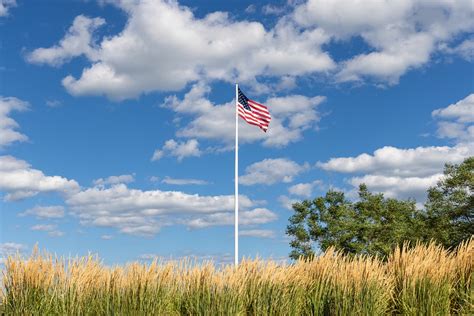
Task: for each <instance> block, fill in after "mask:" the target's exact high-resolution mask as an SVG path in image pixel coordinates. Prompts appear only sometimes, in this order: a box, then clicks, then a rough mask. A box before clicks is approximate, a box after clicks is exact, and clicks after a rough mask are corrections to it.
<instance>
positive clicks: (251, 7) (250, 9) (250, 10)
mask: <svg viewBox="0 0 474 316" xmlns="http://www.w3.org/2000/svg"><path fill="white" fill-rule="evenodd" d="M255 11H257V7H256V6H255V4H251V5H249V6H248V7H247V8H245V13H250V14H251V13H255Z"/></svg>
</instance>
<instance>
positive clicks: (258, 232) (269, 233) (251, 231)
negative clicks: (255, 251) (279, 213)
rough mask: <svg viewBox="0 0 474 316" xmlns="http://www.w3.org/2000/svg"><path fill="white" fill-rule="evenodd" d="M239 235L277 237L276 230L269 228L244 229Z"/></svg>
mask: <svg viewBox="0 0 474 316" xmlns="http://www.w3.org/2000/svg"><path fill="white" fill-rule="evenodd" d="M239 236H243V237H258V238H275V232H274V231H273V230H269V229H244V230H240V231H239Z"/></svg>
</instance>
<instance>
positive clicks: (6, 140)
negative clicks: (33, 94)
mask: <svg viewBox="0 0 474 316" xmlns="http://www.w3.org/2000/svg"><path fill="white" fill-rule="evenodd" d="M28 107H29V105H28V103H27V102H25V101H22V100H20V99H17V98H14V97H2V96H0V149H1V148H2V147H5V146H8V145H10V144H12V143H14V142H23V141H26V140H28V137H27V136H26V135H24V134H22V133H20V132H18V131H17V130H16V129H18V127H19V125H18V123H17V122H16V121H15V120H13V119H12V118H11V117H10V116H9V114H10V113H11V112H14V111H17V112H23V111H26V110H27V109H28Z"/></svg>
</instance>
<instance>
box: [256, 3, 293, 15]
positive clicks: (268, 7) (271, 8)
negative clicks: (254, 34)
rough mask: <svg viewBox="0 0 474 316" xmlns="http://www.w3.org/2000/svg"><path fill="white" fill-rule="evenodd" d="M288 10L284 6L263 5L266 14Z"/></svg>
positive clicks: (263, 11) (276, 13)
mask: <svg viewBox="0 0 474 316" xmlns="http://www.w3.org/2000/svg"><path fill="white" fill-rule="evenodd" d="M286 10H287V8H286V7H284V6H281V7H280V6H276V5H271V4H266V5H264V6H263V7H262V13H263V14H266V15H280V14H282V13H284V12H285V11H286Z"/></svg>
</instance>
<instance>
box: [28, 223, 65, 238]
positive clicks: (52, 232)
mask: <svg viewBox="0 0 474 316" xmlns="http://www.w3.org/2000/svg"><path fill="white" fill-rule="evenodd" d="M31 230H34V231H42V232H47V233H48V236H50V237H62V236H64V232H62V231H60V230H58V229H57V225H52V224H38V225H34V226H32V227H31Z"/></svg>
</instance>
